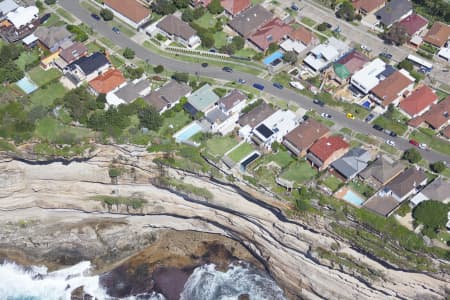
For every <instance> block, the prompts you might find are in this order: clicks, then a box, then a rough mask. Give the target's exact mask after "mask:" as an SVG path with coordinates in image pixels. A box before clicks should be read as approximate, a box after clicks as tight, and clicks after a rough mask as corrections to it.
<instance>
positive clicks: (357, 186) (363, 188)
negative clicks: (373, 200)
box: [348, 179, 376, 199]
mask: <svg viewBox="0 0 450 300" xmlns="http://www.w3.org/2000/svg"><path fill="white" fill-rule="evenodd" d="M348 186H349V187H350V188H351V189H352V190H354V191H355V192H357V193H358V194H360V195H362V196H364V197H366V199H367V198H370V197H371V196H372V195H373V194H375V192H376V191H375V189H374V188H372V187H371V186H370V185H368V184H366V183H364V182H363V181H361V180H358V179H354V180H353V181H351V182H349V183H348Z"/></svg>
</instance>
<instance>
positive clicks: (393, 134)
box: [389, 131, 397, 137]
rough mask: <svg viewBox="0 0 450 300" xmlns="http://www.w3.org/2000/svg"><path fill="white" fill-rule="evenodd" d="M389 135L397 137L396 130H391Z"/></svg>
mask: <svg viewBox="0 0 450 300" xmlns="http://www.w3.org/2000/svg"><path fill="white" fill-rule="evenodd" d="M389 135H390V136H392V137H397V134H396V133H395V132H393V131H391V133H389Z"/></svg>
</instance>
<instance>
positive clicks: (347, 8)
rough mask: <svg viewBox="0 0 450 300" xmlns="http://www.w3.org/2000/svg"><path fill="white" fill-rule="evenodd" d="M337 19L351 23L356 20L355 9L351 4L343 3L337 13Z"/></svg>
mask: <svg viewBox="0 0 450 300" xmlns="http://www.w3.org/2000/svg"><path fill="white" fill-rule="evenodd" d="M336 17H338V18H342V19H345V20H346V21H349V22H351V21H353V20H354V19H355V8H354V7H353V5H352V4H351V3H350V2H347V1H345V2H342V4H341V5H340V6H339V9H338V11H336Z"/></svg>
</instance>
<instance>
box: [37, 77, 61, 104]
mask: <svg viewBox="0 0 450 300" xmlns="http://www.w3.org/2000/svg"><path fill="white" fill-rule="evenodd" d="M65 93H66V89H65V88H64V87H63V86H62V84H61V83H59V82H53V83H50V84H48V85H46V86H44V87H42V88H40V89H39V90H37V91H36V92H34V93H33V94H31V96H30V100H31V103H32V105H33V106H46V107H49V106H51V105H52V104H53V101H55V99H58V98H62V97H63V96H64V94H65Z"/></svg>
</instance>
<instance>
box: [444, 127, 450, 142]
mask: <svg viewBox="0 0 450 300" xmlns="http://www.w3.org/2000/svg"><path fill="white" fill-rule="evenodd" d="M442 135H443V136H445V137H446V138H448V139H450V125H449V126H447V127H445V128H444V130H442Z"/></svg>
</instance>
